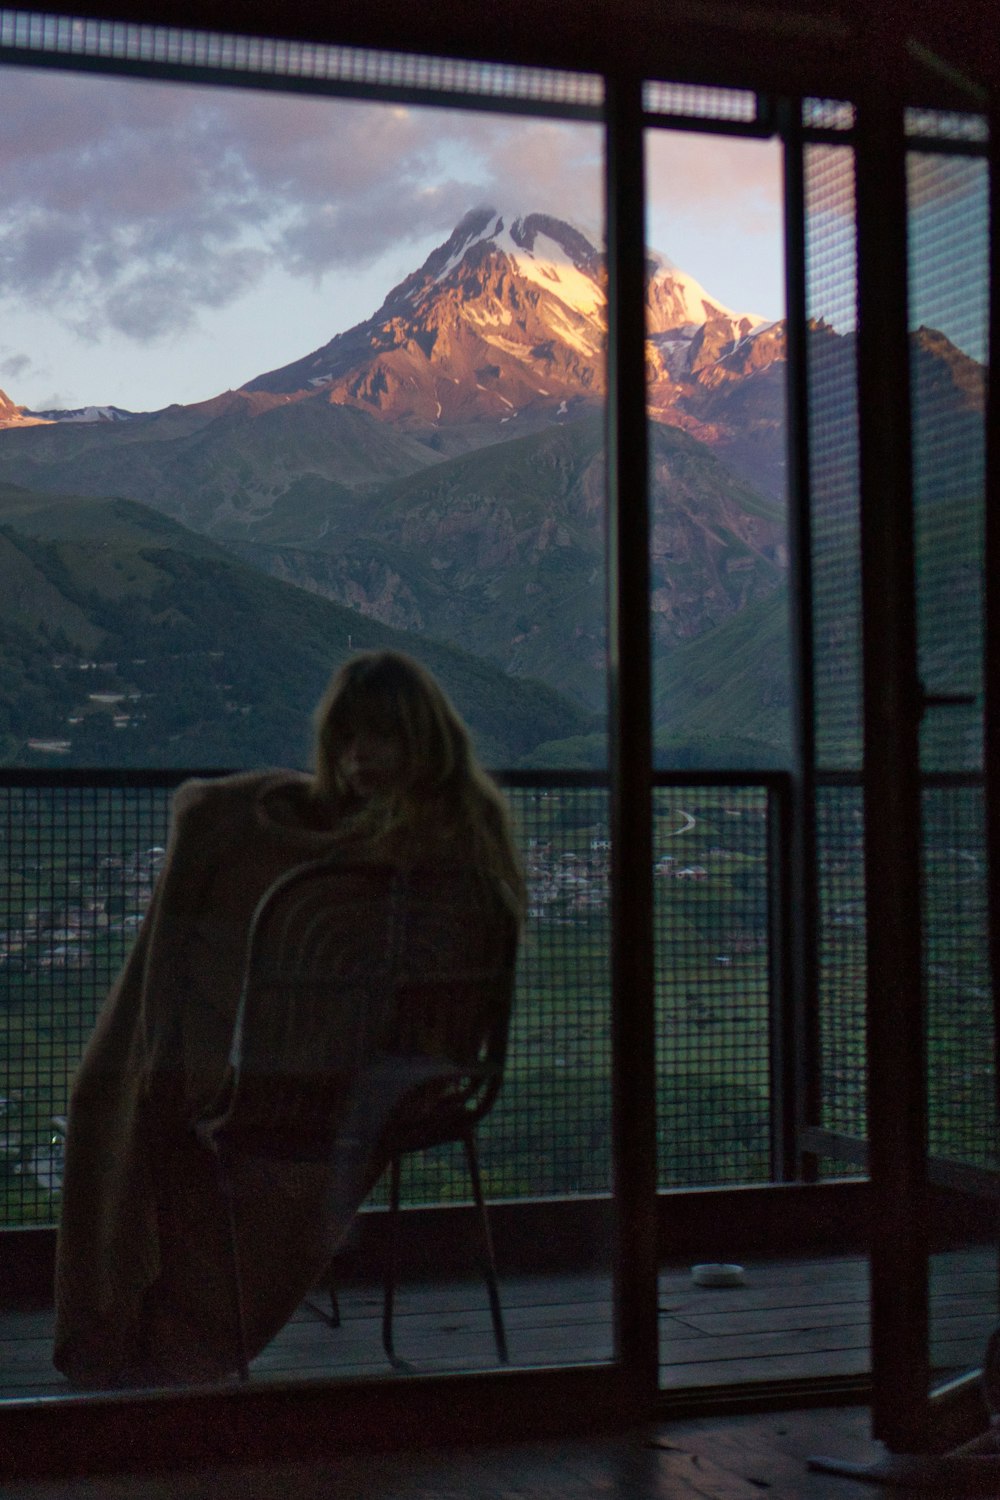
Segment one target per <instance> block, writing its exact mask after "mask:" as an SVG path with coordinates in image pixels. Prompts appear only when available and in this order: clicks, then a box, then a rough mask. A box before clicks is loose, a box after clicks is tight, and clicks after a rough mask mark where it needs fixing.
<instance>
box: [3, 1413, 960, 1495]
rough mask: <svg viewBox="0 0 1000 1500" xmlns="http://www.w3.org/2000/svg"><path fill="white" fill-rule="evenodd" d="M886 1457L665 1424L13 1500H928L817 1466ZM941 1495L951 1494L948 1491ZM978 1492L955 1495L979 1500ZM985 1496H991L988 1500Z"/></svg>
mask: <svg viewBox="0 0 1000 1500" xmlns="http://www.w3.org/2000/svg"><path fill="white" fill-rule="evenodd" d="M818 1454H822V1455H829V1456H832V1457H835V1458H837V1459H840V1460H848V1461H854V1462H857V1463H862V1464H867V1463H871V1462H878V1461H879V1460H880V1458H881V1457H882V1454H881V1451H880V1448H879V1445H877V1444H875V1443H873V1442H872V1440H871V1437H870V1418H869V1413H868V1412H867V1410H865V1409H864V1408H857V1407H854V1408H840V1409H834V1410H825V1411H795V1412H782V1413H768V1414H766V1415H757V1416H738V1417H730V1418H725V1419H716V1418H700V1419H691V1420H687V1421H677V1422H671V1423H660V1424H656V1425H651V1426H648V1427H644V1428H641V1429H638V1430H636V1431H634V1432H626V1433H615V1434H597V1435H595V1436H593V1437H591V1438H588V1439H571V1440H557V1441H548V1442H532V1443H521V1444H507V1445H504V1446H502V1447H489V1446H481V1447H476V1448H462V1447H460V1446H456V1447H454V1448H445V1449H436V1450H429V1449H428V1450H423V1451H421V1452H419V1453H399V1454H382V1455H377V1454H354V1455H344V1456H343V1457H342V1458H328V1459H324V1460H322V1461H319V1462H309V1463H287V1462H286V1463H280V1464H273V1465H267V1464H265V1465H255V1466H253V1467H250V1466H244V1465H236V1466H233V1467H229V1468H200V1469H197V1468H195V1469H192V1468H187V1469H184V1470H177V1471H169V1472H168V1471H164V1472H160V1473H153V1474H145V1475H143V1476H141V1477H140V1476H130V1475H127V1474H121V1475H102V1476H101V1477H100V1478H99V1479H98V1478H94V1479H78V1480H75V1481H73V1482H72V1483H71V1484H68V1483H67V1482H66V1481H65V1480H58V1481H50V1480H35V1481H27V1482H24V1481H22V1482H17V1483H14V1484H12V1485H5V1486H4V1488H3V1491H2V1493H3V1497H4V1500H67V1495H68V1494H71V1495H72V1497H73V1500H288V1497H289V1496H294V1497H295V1500H361V1497H364V1500H762V1497H765V1496H772V1497H774V1500H874V1497H876V1496H877V1495H879V1494H880V1493H882V1494H885V1495H886V1496H887V1500H888V1497H890V1496H891V1497H892V1500H918V1497H919V1496H920V1495H921V1494H923V1493H925V1492H922V1491H918V1490H915V1489H911V1488H904V1487H900V1488H893V1489H891V1490H884V1491H880V1490H877V1489H873V1488H871V1487H870V1485H869V1484H867V1483H865V1482H862V1481H861V1480H860V1479H857V1478H844V1477H841V1476H837V1475H832V1474H828V1473H823V1472H817V1471H815V1470H813V1469H811V1468H810V1466H809V1459H810V1457H811V1456H813V1455H818ZM938 1493H941V1492H940V1491H939V1492H938ZM969 1493H970V1492H969V1491H968V1490H957V1491H956V1490H953V1491H950V1492H946V1497H947V1496H949V1495H950V1500H968V1495H969ZM979 1493H982V1491H979Z"/></svg>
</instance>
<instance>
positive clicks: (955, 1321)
mask: <svg viewBox="0 0 1000 1500" xmlns="http://www.w3.org/2000/svg"><path fill="white" fill-rule="evenodd" d="M934 1271H935V1275H934V1299H933V1309H934V1311H933V1318H932V1345H933V1348H934V1352H935V1361H936V1364H937V1365H938V1366H940V1367H941V1368H943V1369H948V1370H951V1369H961V1368H965V1367H967V1366H970V1365H974V1364H976V1363H978V1361H979V1360H980V1358H981V1355H982V1352H983V1348H984V1347H985V1342H986V1338H987V1337H988V1335H989V1333H990V1331H991V1330H992V1328H993V1327H994V1326H995V1325H996V1322H997V1276H996V1264H995V1258H994V1257H993V1256H992V1255H991V1254H990V1253H989V1252H988V1251H972V1252H968V1253H966V1254H964V1255H962V1256H957V1255H953V1256H948V1257H942V1258H940V1259H939V1260H938V1261H937V1262H936V1264H935V1267H934ZM746 1272H747V1275H746V1285H745V1286H741V1287H735V1288H725V1289H718V1290H710V1289H705V1288H701V1287H698V1286H695V1285H694V1283H693V1282H692V1279H691V1274H690V1267H687V1266H684V1267H676V1268H668V1269H666V1270H664V1272H663V1273H662V1274H661V1277H660V1286H659V1305H660V1352H661V1365H662V1384H663V1386H664V1388H665V1389H670V1390H674V1389H680V1388H687V1387H692V1386H693V1387H703V1386H710V1385H719V1384H725V1385H729V1384H732V1383H734V1382H741V1383H742V1382H747V1381H762V1380H781V1379H790V1378H807V1377H811V1376H822V1375H838V1376H840V1375H859V1374H863V1373H865V1372H866V1371H867V1369H868V1363H869V1347H868V1275H867V1264H866V1262H865V1261H864V1260H863V1259H860V1258H857V1257H825V1258H817V1259H814V1260H811V1261H804V1260H803V1261H770V1262H762V1263H760V1264H755V1265H749V1266H747V1268H746ZM501 1296H502V1301H503V1305H504V1315H505V1321H506V1326H507V1333H508V1340H509V1344H510V1354H511V1362H512V1364H514V1365H515V1366H524V1367H537V1366H540V1365H558V1364H566V1363H587V1362H592V1361H601V1360H607V1359H609V1358H610V1357H611V1352H612V1334H611V1326H612V1303H611V1286H610V1279H609V1277H607V1276H600V1275H595V1274H584V1275H579V1276H570V1275H563V1276H545V1275H535V1276H518V1277H512V1278H507V1279H505V1280H504V1282H503V1285H502V1288H501ZM339 1300H340V1305H341V1313H342V1319H343V1322H342V1326H341V1327H340V1328H339V1329H331V1328H330V1327H329V1324H328V1322H327V1321H326V1320H325V1319H324V1317H323V1316H322V1312H323V1310H324V1308H325V1306H326V1303H325V1300H324V1298H323V1297H322V1295H319V1294H318V1295H317V1297H316V1299H315V1301H314V1303H313V1305H312V1306H309V1305H304V1306H303V1307H301V1308H300V1309H299V1311H298V1312H297V1313H296V1315H295V1317H294V1318H293V1320H292V1321H291V1322H290V1323H289V1324H288V1326H287V1327H286V1328H285V1329H283V1330H282V1332H281V1333H280V1334H279V1335H278V1337H277V1338H276V1339H275V1340H274V1342H273V1343H272V1344H271V1345H270V1346H269V1348H268V1349H266V1350H265V1351H264V1353H263V1354H262V1355H261V1356H260V1357H259V1358H258V1359H257V1360H256V1361H255V1362H254V1366H253V1374H254V1378H255V1379H258V1380H264V1381H267V1380H275V1379H287V1378H288V1377H289V1376H291V1377H301V1378H303V1379H329V1378H331V1377H343V1376H362V1377H363V1376H366V1375H369V1374H375V1375H385V1374H386V1373H387V1370H388V1366H387V1363H386V1359H385V1355H384V1353H383V1350H382V1346H381V1293H380V1289H379V1288H377V1287H371V1286H345V1287H342V1288H340V1289H339ZM51 1337H52V1313H51V1310H50V1309H45V1308H42V1309H39V1308H35V1309H21V1310H12V1311H9V1312H7V1313H6V1314H0V1396H2V1397H3V1398H8V1399H9V1398H11V1397H15V1396H26V1395H39V1394H49V1395H52V1394H58V1393H59V1392H60V1391H62V1390H65V1389H67V1387H66V1385H65V1383H64V1381H63V1380H62V1377H61V1376H60V1375H59V1374H58V1373H57V1372H56V1371H55V1370H54V1369H53V1367H52V1365H51ZM396 1347H397V1351H398V1353H399V1354H400V1355H402V1356H403V1357H404V1358H406V1359H409V1360H411V1361H412V1363H413V1364H414V1366H415V1367H416V1368H417V1369H418V1370H425V1371H427V1372H438V1371H450V1370H454V1371H464V1370H472V1369H488V1368H491V1367H493V1366H494V1365H495V1364H496V1351H495V1346H494V1342H493V1333H492V1326H491V1323H490V1318H489V1311H488V1305H487V1300H486V1295H485V1290H484V1287H483V1285H482V1283H481V1282H478V1281H464V1282H448V1283H422V1284H421V1283H418V1284H413V1285H404V1286H403V1287H401V1288H400V1291H399V1297H398V1302H397V1310H396Z"/></svg>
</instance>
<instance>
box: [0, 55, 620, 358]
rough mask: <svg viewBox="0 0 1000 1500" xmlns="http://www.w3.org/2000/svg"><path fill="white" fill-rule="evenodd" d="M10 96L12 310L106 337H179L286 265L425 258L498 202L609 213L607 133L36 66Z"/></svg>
mask: <svg viewBox="0 0 1000 1500" xmlns="http://www.w3.org/2000/svg"><path fill="white" fill-rule="evenodd" d="M0 86H2V91H3V92H2V99H3V109H2V111H0V297H8V298H9V297H16V298H18V299H20V300H23V301H24V302H38V303H42V304H44V305H45V306H47V307H48V308H49V310H50V311H51V312H52V313H53V314H54V315H55V316H56V317H57V318H60V319H61V320H62V321H63V322H64V323H65V324H66V326H68V327H71V328H73V329H74V330H75V331H76V332H77V333H79V334H82V335H84V336H89V337H92V338H97V337H99V336H100V334H101V332H102V331H103V330H114V331H117V332H118V333H120V334H124V335H125V336H126V337H127V338H129V339H131V340H134V341H137V342H139V343H148V342H153V341H157V340H161V339H163V338H164V337H166V336H167V335H171V334H176V333H177V332H178V331H182V330H183V329H184V328H186V327H190V326H191V325H192V323H194V322H196V321H197V318H198V314H199V311H200V310H202V309H210V308H218V307H220V306H224V305H225V304H226V303H231V302H234V301H235V300H236V299H238V298H239V297H240V296H241V295H243V294H244V293H245V292H246V291H247V290H248V288H250V287H252V286H253V285H254V284H255V283H257V282H258V281H259V280H260V279H261V278H263V276H264V275H265V273H266V271H267V268H268V267H269V266H271V265H274V264H275V263H278V264H280V265H281V266H282V268H283V269H284V270H285V271H286V272H287V273H288V274H290V275H292V276H298V277H303V278H311V279H312V280H313V281H319V280H321V279H322V278H323V277H324V276H326V275H327V274H329V273H331V272H336V271H338V270H343V269H344V268H356V267H366V266H368V265H370V264H371V263H372V262H373V261H376V260H378V259H379V258H380V257H381V256H383V255H384V254H385V253H386V251H387V247H393V248H394V249H395V250H397V251H398V249H399V247H401V246H403V247H407V246H412V247H414V255H416V252H417V249H418V248H419V250H420V252H421V254H425V253H426V252H427V250H428V249H429V248H430V247H431V245H432V244H433V243H438V242H440V240H443V239H444V238H446V237H447V235H448V234H449V233H450V232H451V229H452V228H453V227H454V225H455V223H456V222H457V220H458V219H459V218H460V217H461V215H462V214H463V213H464V212H466V211H467V209H468V208H469V207H471V206H472V205H473V204H475V203H479V202H482V201H484V199H486V198H489V197H500V198H502V199H503V200H504V201H505V202H522V201H523V200H524V199H525V198H528V199H529V200H530V201H529V202H528V203H527V204H526V206H528V207H546V208H549V209H551V210H554V211H555V212H557V213H559V212H566V213H567V214H569V211H570V210H571V209H573V208H574V207H577V208H579V206H580V204H581V203H583V204H584V205H585V210H586V211H585V213H584V214H583V217H584V218H587V219H590V220H591V221H592V220H593V219H594V218H595V217H597V216H598V215H599V187H600V184H599V172H598V170H597V161H598V156H597V152H598V150H599V133H598V131H597V129H596V127H592V126H578V125H566V124H560V123H558V122H552V121H546V120H534V121H532V120H527V121H525V120H521V119H515V118H513V117H505V116H502V115H497V114H487V113H478V114H477V113H475V112H466V111H451V110H440V109H415V108H408V107H401V106H397V105H387V104H381V103H370V102H362V101H333V100H326V99H318V98H308V97H304V96H301V95H291V94H281V93H278V92H273V93H272V92H270V91H263V90H256V91H254V90H240V89H222V88H216V87H206V86H196V85H190V86H188V85H184V86H181V85H168V84H164V83H160V82H152V81H147V82H139V81H135V80H126V79H121V78H112V77H95V76H93V75H85V74H73V73H64V72H56V71H46V70H34V69H17V68H9V69H3V70H0ZM570 216H574V215H570ZM575 216H576V217H581V215H580V214H579V213H577V214H576V215H575ZM386 290H388V287H387V288H386Z"/></svg>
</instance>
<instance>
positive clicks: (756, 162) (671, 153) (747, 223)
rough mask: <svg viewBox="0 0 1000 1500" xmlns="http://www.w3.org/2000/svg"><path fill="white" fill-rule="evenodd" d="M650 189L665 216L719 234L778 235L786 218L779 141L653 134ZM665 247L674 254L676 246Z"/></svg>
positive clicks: (652, 201) (655, 205)
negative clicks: (693, 222)
mask: <svg viewBox="0 0 1000 1500" xmlns="http://www.w3.org/2000/svg"><path fill="white" fill-rule="evenodd" d="M646 191H647V194H648V197H649V203H650V209H651V211H652V212H654V213H657V214H659V215H660V216H661V217H663V218H668V217H670V216H674V217H677V218H683V219H688V220H697V222H698V224H699V225H700V226H701V227H702V228H703V229H704V230H710V231H712V232H716V231H719V230H724V229H726V228H730V227H731V226H732V225H733V224H738V225H739V230H740V233H741V235H745V234H773V232H774V225H775V221H776V220H780V217H781V213H782V203H781V172H780V158H779V147H778V146H777V144H776V143H775V142H773V141H757V140H748V139H746V138H740V137H726V136H717V135H699V134H696V133H694V132H687V131H668V130H651V131H648V132H647V135H646ZM663 249H664V250H665V251H666V253H667V254H669V253H670V246H669V245H664V246H663Z"/></svg>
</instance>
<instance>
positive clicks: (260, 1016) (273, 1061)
mask: <svg viewBox="0 0 1000 1500" xmlns="http://www.w3.org/2000/svg"><path fill="white" fill-rule="evenodd" d="M516 937H517V924H516V921H515V919H514V917H513V916H512V914H511V913H510V912H509V909H508V908H507V906H506V905H505V904H504V902H503V900H502V898H501V895H500V893H499V891H498V888H497V885H496V883H495V882H494V881H493V880H492V878H491V877H489V876H487V875H485V874H483V873H482V872H480V871H478V870H475V869H471V868H468V867H431V866H420V867H414V868H410V869H399V868H395V867H389V866H384V865H356V864H352V865H345V864H341V863H339V862H336V861H331V860H320V861H311V862H309V863H308V864H305V865H301V866H298V867H296V868H295V869H293V870H291V871H289V872H287V873H286V874H284V875H282V876H281V877H280V878H279V879H278V880H277V881H276V882H275V883H274V885H272V886H271V888H270V889H269V890H268V891H267V892H266V893H265V894H264V896H263V897H262V898H261V900H260V902H259V903H258V906H257V909H256V912H255V914H254V917H253V920H252V922H251V925H250V930H249V933H248V938H247V946H246V959H245V965H244V976H243V985H242V990H241V996H240V1001H239V1006H238V1011H237V1017H236V1022H235V1026H234V1030H233V1036H232V1044H231V1049H230V1057H229V1068H228V1071H227V1079H226V1084H225V1087H224V1089H223V1091H222V1093H221V1095H220V1097H219V1099H218V1100H217V1101H216V1103H215V1104H214V1105H213V1107H212V1108H211V1110H209V1111H207V1112H206V1114H205V1116H204V1118H202V1119H201V1120H199V1121H198V1122H197V1124H196V1126H195V1130H196V1134H197V1137H198V1139H199V1140H200V1141H201V1142H202V1143H203V1144H204V1145H205V1146H206V1147H207V1148H208V1149H209V1150H210V1151H211V1152H212V1155H213V1157H214V1160H215V1163H216V1167H217V1172H218V1180H219V1185H220V1190H221V1193H222V1197H223V1202H224V1204H225V1212H226V1230H227V1238H228V1246H229V1270H230V1282H231V1292H232V1306H233V1327H234V1344H235V1352H236V1365H237V1368H238V1370H239V1373H240V1377H241V1379H243V1380H247V1379H248V1378H249V1361H250V1358H251V1357H252V1354H251V1350H250V1347H249V1341H248V1333H247V1309H246V1307H245V1302H244V1286H243V1281H244V1278H243V1268H242V1266H241V1256H240V1245H239V1232H238V1212H239V1204H238V1202H237V1196H238V1195H237V1192H236V1188H235V1182H236V1175H237V1171H239V1173H240V1174H241V1176H242V1178H243V1180H244V1182H245V1180H246V1170H247V1167H248V1164H256V1165H257V1166H259V1167H261V1168H262V1169H263V1172H264V1177H265V1179H266V1177H267V1174H268V1173H273V1172H274V1171H275V1170H276V1169H277V1170H280V1165H281V1163H283V1162H284V1163H289V1164H291V1163H294V1162H299V1163H321V1164H325V1165H326V1166H327V1168H328V1171H327V1175H326V1183H327V1186H326V1189H325V1192H324V1194H323V1204H322V1212H323V1214H324V1216H325V1222H328V1224H329V1246H330V1253H331V1256H332V1252H333V1249H334V1248H335V1245H336V1243H337V1240H338V1238H339V1236H340V1234H341V1233H342V1232H343V1230H344V1228H345V1227H346V1224H347V1223H349V1222H350V1220H351V1218H352V1217H353V1215H354V1213H355V1211H356V1209H357V1207H358V1206H359V1204H360V1202H361V1201H362V1199H363V1197H364V1196H365V1193H366V1191H367V1189H368V1188H369V1187H370V1186H371V1185H372V1184H373V1182H374V1181H375V1180H376V1179H377V1177H378V1176H379V1175H381V1171H383V1170H384V1169H385V1166H386V1165H388V1166H389V1170H390V1174H391V1185H390V1216H391V1226H392V1234H391V1237H390V1252H389V1256H388V1264H387V1266H386V1277H385V1300H384V1307H383V1343H384V1345H385V1349H386V1353H387V1354H388V1356H389V1358H390V1360H391V1361H392V1362H393V1364H394V1365H396V1366H397V1367H401V1368H403V1367H404V1366H403V1362H402V1361H400V1360H397V1358H396V1356H395V1353H394V1350H393V1337H392V1311H393V1299H394V1293H395V1283H396V1276H397V1264H398V1249H397V1233H398V1219H399V1212H398V1210H399V1161H400V1158H401V1156H402V1155H403V1154H405V1153H406V1152H409V1151H413V1150H423V1149H425V1148H426V1147H427V1146H430V1145H437V1144H439V1143H440V1142H443V1141H446V1140H461V1141H463V1143H464V1144H465V1150H466V1159H467V1161H468V1163H469V1170H470V1174H471V1177H472V1184H473V1194H474V1197H475V1199H476V1204H477V1209H478V1212H479V1216H480V1223H481V1226H482V1233H483V1243H484V1251H485V1266H484V1269H485V1273H486V1278H487V1285H488V1289H489V1297H490V1309H491V1315H492V1318H493V1326H494V1332H495V1335H496V1339H497V1349H498V1353H499V1355H500V1358H501V1359H506V1353H507V1351H506V1340H505V1337H504V1331H503V1321H502V1315H501V1312H500V1303H499V1294H498V1290H497V1278H496V1266H495V1261H494V1257H493V1249H492V1242H491V1238H490V1233H489V1223H488V1219H487V1215H486V1208H485V1204H484V1202H483V1197H482V1189H481V1185H480V1181H479V1171H478V1162H477V1160H476V1151H475V1143H474V1138H473V1131H474V1129H475V1126H476V1124H477V1123H478V1121H479V1120H480V1119H482V1117H483V1115H484V1114H485V1113H486V1112H487V1110H488V1109H489V1108H490V1107H491V1106H492V1104H493V1101H494V1099H495V1098H496V1094H497V1091H498V1089H499V1086H500V1082H501V1078H502V1070H503V1063H504V1054H505V1049H506V1038H507V1029H508V1024H509V1016H510V1006H511V996H512V993H513V968H514V957H515V950H516ZM306 1290H307V1289H306V1288H303V1295H304V1293H305V1291H306ZM332 1305H333V1309H334V1318H333V1319H332V1320H331V1321H336V1313H337V1304H336V1294H335V1293H332ZM254 1352H256V1350H254Z"/></svg>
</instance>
